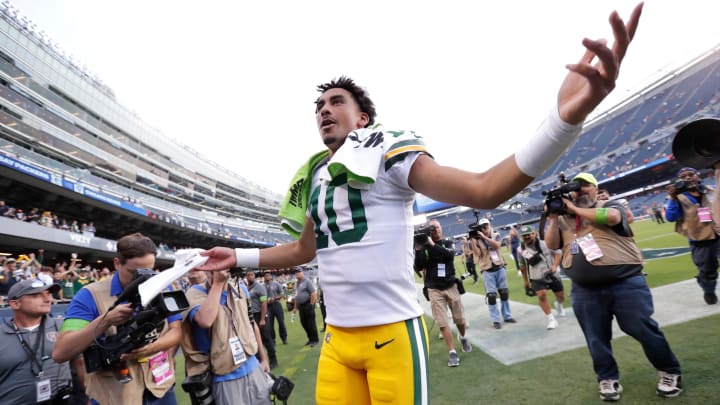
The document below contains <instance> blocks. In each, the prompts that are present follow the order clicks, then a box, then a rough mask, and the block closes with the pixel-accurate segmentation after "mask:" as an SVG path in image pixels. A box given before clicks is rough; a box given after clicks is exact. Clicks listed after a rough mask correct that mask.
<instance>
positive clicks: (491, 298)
mask: <svg viewBox="0 0 720 405" xmlns="http://www.w3.org/2000/svg"><path fill="white" fill-rule="evenodd" d="M470 236H471V238H472V239H471V246H472V249H473V252H474V254H475V257H476V260H477V262H478V267H479V268H480V272H481V273H482V276H483V282H484V284H485V298H486V300H487V304H488V311H490V318H491V320H492V323H493V327H494V328H495V329H500V328H502V323H501V322H500V321H501V320H504V321H505V322H506V323H516V322H517V321H516V320H515V319H514V318H513V317H512V314H511V313H510V290H508V285H507V273H506V272H505V259H504V258H503V256H502V253H501V252H500V246H501V245H500V234H499V233H497V232H493V229H492V226H491V225H490V221H489V220H488V219H487V218H483V219H481V220H480V221H478V223H477V224H476V225H474V226H473V227H472V228H471V231H470ZM498 293H499V294H500V312H498V309H497V297H498ZM501 313H502V318H501V317H500V316H501Z"/></svg>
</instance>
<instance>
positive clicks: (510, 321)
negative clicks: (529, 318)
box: [505, 318, 517, 323]
mask: <svg viewBox="0 0 720 405" xmlns="http://www.w3.org/2000/svg"><path fill="white" fill-rule="evenodd" d="M505 323H517V321H516V320H515V318H508V319H506V320H505Z"/></svg>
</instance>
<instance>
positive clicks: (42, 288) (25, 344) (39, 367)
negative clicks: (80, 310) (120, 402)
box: [0, 280, 72, 405]
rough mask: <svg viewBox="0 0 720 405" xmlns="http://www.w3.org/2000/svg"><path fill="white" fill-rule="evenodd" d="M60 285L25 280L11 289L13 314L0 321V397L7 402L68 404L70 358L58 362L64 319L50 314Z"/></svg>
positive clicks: (23, 404) (19, 404)
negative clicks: (57, 347)
mask: <svg viewBox="0 0 720 405" xmlns="http://www.w3.org/2000/svg"><path fill="white" fill-rule="evenodd" d="M59 288H60V286H58V285H57V284H48V283H45V282H43V281H41V280H24V281H20V282H18V283H16V284H14V285H13V286H12V287H11V288H10V291H9V293H8V300H9V301H10V308H11V309H12V314H13V315H12V318H11V319H4V320H3V322H2V323H1V324H0V353H2V355H1V356H0V398H2V403H3V404H11V405H25V404H30V403H46V404H64V403H66V402H65V401H66V400H67V397H68V396H69V395H70V391H71V388H72V387H71V374H70V367H69V366H68V363H67V362H55V361H53V359H51V358H50V354H51V353H52V351H53V348H54V347H55V341H56V339H57V334H58V331H59V330H60V326H61V324H62V320H60V319H57V318H53V317H52V316H51V315H50V308H51V306H52V295H51V293H52V292H56V291H57V290H58V289H59Z"/></svg>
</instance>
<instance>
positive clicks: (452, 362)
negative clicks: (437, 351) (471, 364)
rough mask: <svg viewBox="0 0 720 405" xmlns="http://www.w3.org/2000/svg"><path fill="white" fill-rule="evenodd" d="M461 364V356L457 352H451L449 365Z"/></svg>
mask: <svg viewBox="0 0 720 405" xmlns="http://www.w3.org/2000/svg"><path fill="white" fill-rule="evenodd" d="M459 365H460V357H458V355H457V352H450V358H448V367H457V366H459Z"/></svg>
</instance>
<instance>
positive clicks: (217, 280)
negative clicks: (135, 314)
mask: <svg viewBox="0 0 720 405" xmlns="http://www.w3.org/2000/svg"><path fill="white" fill-rule="evenodd" d="M248 274H250V273H248ZM188 278H189V279H190V282H191V283H192V287H190V289H188V291H187V298H188V302H189V303H190V306H189V309H188V311H187V312H186V315H185V319H184V321H183V336H182V342H181V344H182V350H183V354H184V355H185V367H186V374H187V376H188V378H187V379H186V380H185V382H184V383H183V389H186V390H189V391H190V396H191V398H193V399H194V400H193V403H196V401H197V400H198V399H200V398H202V395H203V394H206V395H207V394H209V393H210V392H212V397H213V398H214V400H215V403H216V404H218V405H225V404H241V405H251V404H252V405H255V404H259V405H263V404H265V405H269V404H270V393H269V390H268V388H269V387H268V383H267V382H266V380H265V375H264V372H266V371H269V370H270V366H269V365H268V362H267V358H266V357H265V355H264V351H263V347H262V339H261V337H260V329H259V328H258V326H257V323H256V322H254V321H253V320H251V319H250V315H249V314H248V299H249V297H250V292H249V291H248V289H247V288H246V287H245V286H244V285H242V283H238V287H239V289H235V288H233V287H232V286H231V284H230V283H229V282H228V279H229V273H228V272H227V271H216V272H213V273H207V274H206V273H205V272H202V271H198V270H193V271H191V272H190V273H188ZM258 357H259V358H260V359H261V360H258ZM208 399H209V398H208ZM198 403H200V401H198Z"/></svg>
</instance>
